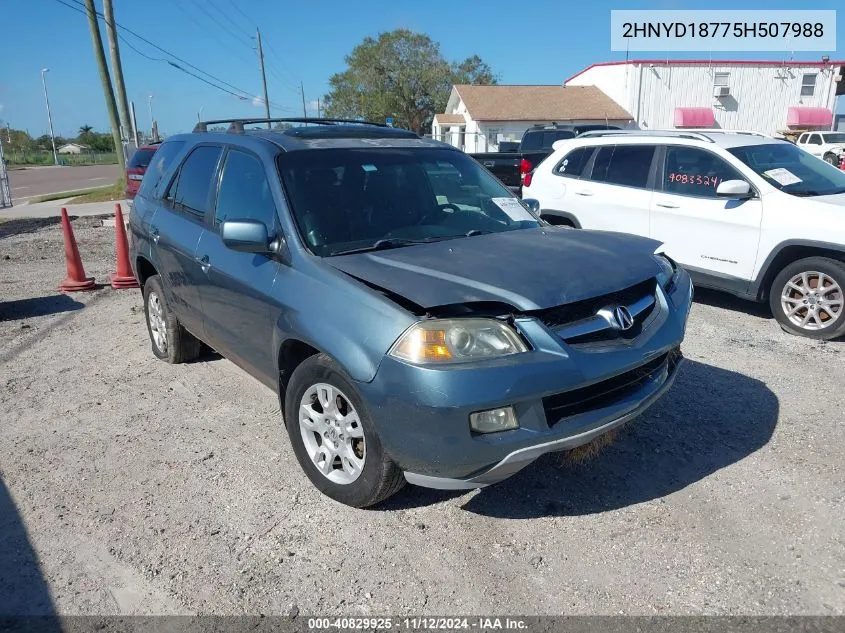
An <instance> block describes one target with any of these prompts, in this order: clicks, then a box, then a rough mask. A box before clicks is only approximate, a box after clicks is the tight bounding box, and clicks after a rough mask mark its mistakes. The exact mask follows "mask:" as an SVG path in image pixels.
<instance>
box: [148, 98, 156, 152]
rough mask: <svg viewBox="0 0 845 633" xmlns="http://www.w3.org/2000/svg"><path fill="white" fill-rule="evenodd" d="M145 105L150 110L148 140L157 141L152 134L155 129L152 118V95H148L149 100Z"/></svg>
mask: <svg viewBox="0 0 845 633" xmlns="http://www.w3.org/2000/svg"><path fill="white" fill-rule="evenodd" d="M147 105H148V106H149V108H150V138H151V139H152V140H154V141H155V140H157V139H156V138H155V135H154V133H153V129H154V128H155V119H154V118H153V96H152V95H150V98H149V99H147Z"/></svg>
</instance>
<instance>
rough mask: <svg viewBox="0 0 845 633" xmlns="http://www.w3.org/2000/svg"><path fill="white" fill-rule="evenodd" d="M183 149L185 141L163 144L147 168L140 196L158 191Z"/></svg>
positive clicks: (139, 192)
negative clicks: (162, 180)
mask: <svg viewBox="0 0 845 633" xmlns="http://www.w3.org/2000/svg"><path fill="white" fill-rule="evenodd" d="M183 147H185V141H165V142H164V143H162V144H161V146H160V147H159V148H158V150H156V152H155V153H154V154H153V156H152V160H150V162H149V165H148V166H147V171H146V173H145V174H144V179H143V180H142V181H141V188H140V190H139V191H138V194H139V195H148V194H151V193H152V192H153V191H155V190H156V188H157V187H158V185H159V183H160V182H161V179H162V178H164V176H165V175H166V174H167V173H168V172H169V170H170V168H171V166H172V165H173V160H174V159H175V158H176V157H177V156H178V155H179V153H180V152H181V151H182V148H183Z"/></svg>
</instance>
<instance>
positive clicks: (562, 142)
mask: <svg viewBox="0 0 845 633" xmlns="http://www.w3.org/2000/svg"><path fill="white" fill-rule="evenodd" d="M572 138H575V137H572ZM571 140H572V139H571V138H562V139H559V140H557V141H555V142H554V143H552V151H553V152H556V151H557V150H559V149H560V148H561V147H563V146H564V145H566V144H567V143H569V141H571Z"/></svg>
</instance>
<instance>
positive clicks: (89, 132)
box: [76, 125, 97, 148]
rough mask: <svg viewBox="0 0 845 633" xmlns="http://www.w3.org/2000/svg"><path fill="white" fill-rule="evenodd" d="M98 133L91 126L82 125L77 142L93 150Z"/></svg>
mask: <svg viewBox="0 0 845 633" xmlns="http://www.w3.org/2000/svg"><path fill="white" fill-rule="evenodd" d="M96 135H97V133H96V132H95V131H94V128H93V127H91V126H90V125H81V126H80V127H79V135H78V136H77V137H76V142H77V143H79V144H81V145H87V146H88V147H91V148H93V146H94V141H95V139H96Z"/></svg>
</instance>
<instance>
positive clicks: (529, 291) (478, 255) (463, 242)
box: [324, 227, 661, 311]
mask: <svg viewBox="0 0 845 633" xmlns="http://www.w3.org/2000/svg"><path fill="white" fill-rule="evenodd" d="M659 245H660V243H659V242H656V241H654V240H650V239H648V238H643V237H636V236H632V235H624V234H621V233H607V232H600V231H580V230H574V229H566V228H559V227H543V228H537V229H523V230H516V231H508V232H504V233H493V234H489V235H478V236H474V237H467V238H458V239H453V240H446V241H443V242H434V243H432V244H419V245H413V246H406V247H402V248H396V249H392V250H384V251H376V252H372V253H356V254H353V255H343V256H339V257H330V258H327V259H325V260H324V261H325V262H326V263H327V264H329V265H331V266H333V267H334V268H337V269H338V270H341V271H343V272H345V273H347V274H348V275H351V276H353V277H356V278H357V279H360V280H361V281H363V282H365V283H367V284H369V285H371V286H376V287H379V288H382V289H384V290H387V291H389V292H390V293H393V294H395V295H399V296H401V297H404V298H405V299H407V300H409V301H411V302H413V303H415V304H417V305H419V306H421V307H422V308H425V309H429V308H434V307H437V306H444V305H451V304H459V303H470V302H497V303H507V304H509V305H511V306H513V307H514V308H516V309H518V310H525V311H528V310H539V309H544V308H551V307H554V306H558V305H563V304H566V303H571V302H574V301H580V300H582V299H588V298H591V297H596V296H599V295H604V294H609V293H611V292H615V291H618V290H622V289H623V288H627V287H629V286H633V285H634V284H637V283H639V282H641V281H644V280H645V279H648V278H649V277H653V276H655V275H657V274H658V273H659V272H660V270H661V269H660V266H659V265H658V263H657V262H656V261H655V260H654V258H653V257H652V254H653V253H654V251H655V249H656V248H657V247H658V246H659Z"/></svg>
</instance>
